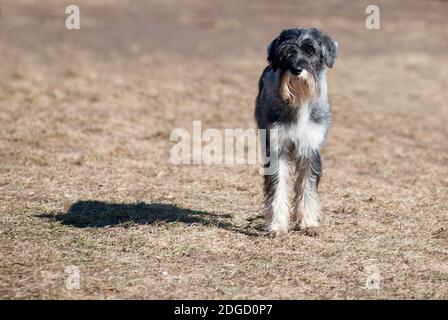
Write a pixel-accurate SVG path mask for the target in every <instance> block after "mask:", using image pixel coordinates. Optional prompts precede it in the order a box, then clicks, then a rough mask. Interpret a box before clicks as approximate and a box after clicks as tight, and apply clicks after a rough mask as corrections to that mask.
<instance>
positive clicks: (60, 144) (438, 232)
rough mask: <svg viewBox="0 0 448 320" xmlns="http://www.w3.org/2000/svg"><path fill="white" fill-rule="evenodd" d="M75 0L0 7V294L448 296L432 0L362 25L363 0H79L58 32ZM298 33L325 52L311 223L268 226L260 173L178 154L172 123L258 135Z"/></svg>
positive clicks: (447, 205)
mask: <svg viewBox="0 0 448 320" xmlns="http://www.w3.org/2000/svg"><path fill="white" fill-rule="evenodd" d="M73 2H74V1H63V0H60V1H56V0H49V1H45V2H43V1H31V0H27V1H25V0H3V1H2V3H1V7H0V10H1V11H0V26H1V27H0V40H1V41H0V58H1V68H0V124H1V126H0V215H1V216H0V218H1V219H0V222H1V224H0V297H1V298H3V299H19V298H26V299H36V298H43V299H52V298H57V299H79V298H83V299H96V298H101V299H114V298H137V299H141V298H145V299H146V298H149V299H179V298H188V299H250V298H254V299H259V298H272V299H314V298H325V299H362V298H366V299H377V298H386V299H420V298H422V299H447V298H448V266H447V265H448V264H447V262H448V249H447V248H448V247H447V245H448V215H447V211H448V192H447V188H448V175H447V166H448V144H447V136H448V129H447V126H446V119H447V116H448V104H447V102H446V101H448V92H447V90H446V88H447V87H448V63H447V53H448V41H446V40H447V39H448V22H447V20H446V12H448V2H447V1H441V0H439V1H435V0H428V1H417V0H398V1H376V4H377V5H378V6H379V8H380V17H381V20H380V23H381V25H380V26H381V28H380V30H368V29H367V28H366V27H365V19H366V17H367V15H366V14H365V8H366V6H367V5H368V4H371V3H370V2H369V1H356V2H354V1H334V0H331V1H276V2H275V4H274V2H272V1H267V0H266V1H236V0H230V1H219V2H218V1H208V0H197V1H192V0H188V1H180V0H167V1H161V0H159V1H143V0H136V1H121V0H120V1H119V0H113V1H112V0H107V1H106V0H98V1H87V0H77V1H75V2H76V4H77V5H79V7H80V12H81V29H80V30H73V31H68V30H66V29H65V18H66V14H65V7H66V6H67V5H68V4H72V3H73ZM296 26H315V27H318V28H320V29H322V30H323V31H325V32H326V33H328V34H330V35H331V36H333V37H334V38H336V39H337V40H338V42H339V45H340V56H339V58H338V60H337V61H336V64H335V66H334V68H333V69H332V70H330V73H329V79H328V81H329V92H330V97H331V100H332V104H333V111H334V119H333V124H332V129H331V132H330V134H329V138H328V141H327V143H326V145H325V147H324V150H323V157H324V176H323V178H322V180H321V185H320V196H321V201H322V210H323V214H324V220H323V223H322V227H321V235H320V236H319V237H315V238H313V237H307V236H304V235H303V234H300V233H299V232H291V233H289V234H287V235H285V236H281V237H277V238H270V237H268V236H267V235H266V234H265V232H264V231H263V219H262V217H261V201H262V177H261V176H260V175H259V173H258V167H257V166H254V165H234V166H225V165H213V166H206V165H182V166H180V165H173V164H171V163H170V161H169V159H170V158H169V154H170V149H171V147H172V146H173V145H174V143H173V142H171V141H170V134H171V131H172V130H173V129H175V128H187V129H189V130H191V127H192V121H193V120H201V121H202V129H206V128H218V129H224V128H255V122H254V119H253V111H254V99H255V96H256V93H257V82H258V77H259V75H260V73H261V71H262V69H263V68H264V66H265V64H266V61H265V54H266V46H267V44H268V43H269V42H270V40H271V39H273V38H274V37H275V36H276V34H278V32H279V31H280V30H281V29H284V28H289V27H296ZM70 266H75V267H77V268H79V274H80V287H79V289H73V290H70V287H67V286H66V283H65V282H66V279H67V277H68V276H69V275H70V274H69V271H70ZM67 268H69V269H67ZM372 279H373V280H374V282H375V281H376V282H375V284H377V285H378V287H379V288H377V289H375V287H376V285H375V286H372V285H368V282H369V281H370V280H372ZM366 283H367V284H366Z"/></svg>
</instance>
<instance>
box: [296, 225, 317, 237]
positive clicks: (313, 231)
mask: <svg viewBox="0 0 448 320" xmlns="http://www.w3.org/2000/svg"><path fill="white" fill-rule="evenodd" d="M300 233H302V234H304V235H306V236H308V237H317V236H319V234H320V230H319V227H305V228H301V229H300Z"/></svg>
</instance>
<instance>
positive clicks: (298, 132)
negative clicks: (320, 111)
mask: <svg viewBox="0 0 448 320" xmlns="http://www.w3.org/2000/svg"><path fill="white" fill-rule="evenodd" d="M310 113H311V108H310V105H309V104H308V103H306V104H303V105H301V106H300V107H299V108H298V117H297V121H296V122H294V123H289V124H277V125H274V127H273V129H277V130H276V133H277V134H276V135H277V143H278V148H279V150H281V149H282V148H283V146H284V145H285V142H288V141H291V142H293V143H294V144H295V145H296V146H297V147H298V152H299V154H300V155H307V154H309V153H310V152H311V151H312V150H319V149H320V147H321V145H322V143H323V142H324V139H325V133H326V127H325V125H323V124H319V123H316V122H314V121H312V120H311V118H310Z"/></svg>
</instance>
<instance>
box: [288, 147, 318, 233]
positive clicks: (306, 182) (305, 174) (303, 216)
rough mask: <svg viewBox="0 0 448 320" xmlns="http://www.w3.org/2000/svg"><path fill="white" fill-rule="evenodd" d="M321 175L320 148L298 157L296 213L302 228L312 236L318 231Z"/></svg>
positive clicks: (295, 186)
mask: <svg viewBox="0 0 448 320" xmlns="http://www.w3.org/2000/svg"><path fill="white" fill-rule="evenodd" d="M321 175H322V162H321V156H320V152H319V151H318V150H310V152H307V153H306V155H300V156H299V157H298V160H297V162H296V182H295V184H294V193H295V194H294V200H293V206H294V215H295V220H296V222H297V223H298V224H299V227H300V229H301V230H302V231H303V232H305V233H306V234H308V235H311V236H316V235H317V233H318V226H319V219H320V205H319V196H318V194H317V187H318V185H319V180H320V177H321Z"/></svg>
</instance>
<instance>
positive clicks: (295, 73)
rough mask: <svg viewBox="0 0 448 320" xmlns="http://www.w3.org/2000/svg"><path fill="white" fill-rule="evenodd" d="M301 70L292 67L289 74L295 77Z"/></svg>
mask: <svg viewBox="0 0 448 320" xmlns="http://www.w3.org/2000/svg"><path fill="white" fill-rule="evenodd" d="M302 71H303V69H302V68H300V67H292V68H291V73H292V74H293V75H295V76H298V75H300V74H301V73H302Z"/></svg>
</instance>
